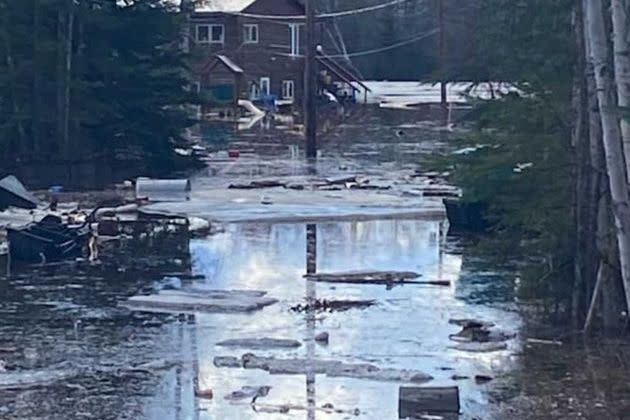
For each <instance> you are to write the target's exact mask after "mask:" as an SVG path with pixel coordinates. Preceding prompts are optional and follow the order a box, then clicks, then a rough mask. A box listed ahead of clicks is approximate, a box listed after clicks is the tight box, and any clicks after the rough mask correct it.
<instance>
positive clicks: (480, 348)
mask: <svg viewBox="0 0 630 420" xmlns="http://www.w3.org/2000/svg"><path fill="white" fill-rule="evenodd" d="M450 348H451V349H455V350H460V351H467V352H471V353H490V352H493V351H500V350H505V349H507V344H506V343H497V342H487V343H478V342H470V343H460V344H457V345H456V346H451V347H450Z"/></svg>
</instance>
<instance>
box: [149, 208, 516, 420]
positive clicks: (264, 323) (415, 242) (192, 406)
mask: <svg viewBox="0 0 630 420" xmlns="http://www.w3.org/2000/svg"><path fill="white" fill-rule="evenodd" d="M313 228H314V231H316V241H317V251H316V252H317V258H316V264H317V271H319V272H331V271H348V270H366V269H367V270H392V269H396V270H409V271H415V272H417V273H420V274H421V275H422V278H423V279H426V280H429V279H443V280H450V281H451V282H452V286H451V287H430V286H429V287H427V286H416V285H406V286H402V287H396V288H394V289H392V290H387V288H386V287H385V286H379V285H341V284H335V285H331V284H324V283H317V284H316V283H311V282H307V281H305V280H304V279H303V278H302V276H303V274H304V273H305V272H306V263H307V255H306V243H307V230H308V229H307V226H305V225H302V224H279V225H264V224H235V225H231V226H229V227H228V229H227V230H226V231H225V232H224V233H221V234H219V235H216V236H214V237H212V238H209V239H206V240H196V241H194V242H193V243H192V244H191V255H192V264H193V270H194V272H195V273H198V274H204V275H205V276H206V280H205V281H203V282H202V283H201V284H200V285H198V286H203V287H208V288H220V289H227V290H229V289H254V290H265V291H268V292H269V295H270V296H271V297H274V298H277V299H279V300H280V302H279V303H278V304H276V305H274V306H272V307H269V308H266V309H264V310H262V311H261V312H259V313H255V314H251V315H233V314H229V315H216V314H212V315H198V316H197V317H196V323H195V324H194V325H186V326H185V327H183V328H184V332H183V337H182V348H183V349H184V351H185V352H186V354H187V355H189V356H190V357H191V360H190V361H189V362H190V363H189V364H188V366H187V367H186V368H185V369H184V372H183V374H182V377H183V379H181V380H180V381H179V382H178V381H176V380H175V378H171V380H170V381H167V382H166V383H165V385H164V386H165V389H168V388H169V387H170V388H171V391H172V394H173V395H174V394H175V392H176V388H177V386H178V384H182V386H183V388H184V390H183V392H181V393H179V395H181V396H182V401H181V406H177V407H174V406H172V405H171V404H169V405H168V406H167V407H164V404H161V403H160V401H162V402H163V401H164V400H163V398H162V397H160V399H159V400H158V401H156V405H157V408H155V410H157V411H153V410H149V411H148V413H149V417H151V418H155V419H158V418H177V416H178V414H177V410H182V413H181V414H180V415H182V417H181V418H201V419H254V418H256V419H276V418H286V417H283V416H282V415H280V414H277V413H271V414H265V413H257V412H255V411H253V410H252V408H251V407H250V406H249V404H236V405H235V404H232V403H230V402H228V401H225V400H224V399H223V397H224V396H225V395H228V394H229V393H231V392H233V391H235V390H238V389H240V388H241V387H242V386H254V385H255V386H264V385H269V386H271V387H272V389H271V391H270V393H269V396H268V397H266V398H265V399H264V401H263V400H262V399H261V400H259V401H261V402H263V403H264V404H268V405H272V406H274V405H275V406H281V405H286V404H289V405H291V406H296V407H298V406H302V407H304V409H303V410H299V409H298V410H295V411H292V412H291V416H290V418H302V417H305V418H330V419H335V418H338V419H342V418H346V417H347V413H344V414H336V415H335V414H322V413H317V412H316V411H315V410H314V409H313V406H315V407H320V408H321V407H322V406H324V405H325V404H332V405H334V407H336V408H340V409H343V410H345V411H347V412H352V411H353V410H355V409H357V408H358V409H359V410H360V412H361V416H362V417H363V418H369V419H377V418H382V419H390V418H397V413H398V388H399V385H400V384H398V383H388V382H376V381H364V380H349V379H340V378H328V377H326V376H324V375H318V376H317V377H316V378H314V379H313V384H312V389H311V388H310V387H309V378H308V375H293V376H288V375H269V374H268V373H266V372H263V371H255V370H249V369H245V370H243V369H230V368H217V367H215V366H214V365H213V358H214V357H215V356H229V355H236V356H237V357H240V356H241V355H242V354H244V353H247V352H251V350H247V349H228V348H221V347H218V346H216V343H217V342H220V341H222V340H226V339H232V338H262V337H274V338H288V339H294V340H298V341H300V342H302V343H303V345H302V346H301V347H300V348H298V349H296V350H289V351H287V350H269V351H262V352H261V351H258V352H255V353H256V354H257V355H265V356H274V357H278V358H291V357H299V358H306V359H330V360H338V361H343V362H347V363H372V364H375V365H377V366H379V367H382V368H401V369H415V370H421V371H424V372H425V373H428V374H430V375H431V376H434V377H435V380H434V381H432V382H431V384H432V385H436V386H437V385H453V384H454V381H453V380H452V379H450V378H451V376H452V375H453V374H458V375H466V376H469V377H473V376H474V375H476V374H485V375H488V374H490V375H497V374H499V373H501V372H504V371H506V370H507V369H509V367H510V365H511V357H510V354H511V353H513V352H514V351H516V350H517V349H518V347H519V344H518V341H517V340H512V341H511V342H510V344H509V349H508V350H505V351H499V352H495V353H488V354H470V353H465V352H461V351H457V350H452V349H449V348H448V347H449V346H451V345H453V344H454V343H453V342H452V341H450V340H449V338H448V336H449V334H453V333H456V332H457V331H458V330H459V328H458V327H456V326H453V325H449V323H448V321H449V319H451V318H471V317H472V318H479V319H485V320H489V321H493V322H496V323H497V326H498V327H499V328H501V329H504V330H506V331H516V330H517V329H518V327H519V324H520V321H519V317H518V316H517V315H516V314H514V313H513V312H507V311H505V310H503V309H497V308H493V307H492V306H487V305H477V304H474V296H473V295H474V292H475V291H479V290H480V288H479V287H477V286H474V285H472V284H467V283H468V282H467V280H466V278H465V277H461V265H462V256H461V255H459V254H458V253H456V252H453V251H449V249H448V244H447V240H446V237H445V231H444V224H443V223H439V222H423V221H413V220H406V221H370V222H347V223H323V224H319V225H313ZM313 228H312V229H313ZM311 232H312V231H311ZM481 287H483V286H481ZM308 298H311V299H312V298H318V299H326V300H329V301H330V300H344V299H350V300H355V299H356V300H375V301H376V304H375V305H374V306H373V307H370V308H367V309H351V310H348V311H344V312H332V313H329V312H324V313H318V314H310V315H309V314H302V313H296V312H294V311H291V309H290V308H291V307H292V306H295V305H297V304H300V303H305V302H306V300H307V299H308ZM468 298H470V299H471V301H470V302H467V300H468ZM324 331H325V332H328V333H329V334H330V342H329V344H328V345H319V344H315V343H314V342H313V338H314V336H315V335H316V334H318V333H321V332H324ZM193 343H194V345H193ZM195 377H197V378H198V381H199V386H200V388H201V389H205V388H211V389H212V390H213V391H214V395H215V399H214V401H211V402H199V401H196V400H195V399H194V398H193V396H192V389H193V380H194V378H195ZM457 385H459V386H460V387H461V393H462V407H463V412H464V413H468V414H467V415H466V416H464V417H462V418H473V416H472V413H480V412H481V411H480V410H482V409H483V407H484V406H485V405H487V404H488V399H487V396H486V395H485V390H486V389H487V387H486V386H483V385H481V386H480V385H477V384H475V383H474V381H472V380H463V381H459V382H458V383H457ZM309 401H314V402H313V403H312V404H311V405H310V407H311V408H310V409H309ZM195 410H197V411H196V412H195ZM199 410H200V411H199Z"/></svg>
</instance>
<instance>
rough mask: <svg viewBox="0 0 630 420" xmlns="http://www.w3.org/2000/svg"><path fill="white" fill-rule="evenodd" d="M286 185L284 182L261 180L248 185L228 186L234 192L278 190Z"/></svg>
mask: <svg viewBox="0 0 630 420" xmlns="http://www.w3.org/2000/svg"><path fill="white" fill-rule="evenodd" d="M285 186H286V184H285V183H284V182H281V181H278V180H272V179H266V180H259V181H251V182H249V183H246V184H238V183H237V184H230V185H229V186H228V188H229V189H233V190H254V189H259V188H277V187H285Z"/></svg>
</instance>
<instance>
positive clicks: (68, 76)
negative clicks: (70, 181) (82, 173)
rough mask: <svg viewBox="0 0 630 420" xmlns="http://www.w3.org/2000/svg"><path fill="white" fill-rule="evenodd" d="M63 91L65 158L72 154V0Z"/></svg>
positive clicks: (67, 30) (68, 20) (69, 13)
mask: <svg viewBox="0 0 630 420" xmlns="http://www.w3.org/2000/svg"><path fill="white" fill-rule="evenodd" d="M67 13H68V19H67V27H66V46H65V60H64V83H63V87H64V92H63V100H64V103H63V149H64V154H65V156H66V158H69V157H70V156H72V155H73V147H72V144H70V87H71V82H72V41H73V38H74V36H73V34H74V0H68V12H67Z"/></svg>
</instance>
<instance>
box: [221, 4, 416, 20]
mask: <svg viewBox="0 0 630 420" xmlns="http://www.w3.org/2000/svg"><path fill="white" fill-rule="evenodd" d="M410 1H422V0H391V1H389V2H387V3H383V4H377V5H374V6H367V7H362V8H359V9H352V10H343V11H339V12H331V13H323V14H320V15H317V16H316V18H317V19H318V20H323V19H333V18H337V17H346V16H352V15H357V14H361V13H368V12H373V11H376V10H380V9H385V8H387V7H392V6H397V5H399V4H402V3H407V2H410ZM229 14H230V15H236V16H242V17H247V18H252V19H265V20H285V21H286V20H305V19H306V16H304V15H286V16H283V15H259V14H253V13H241V12H231V13H229Z"/></svg>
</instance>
